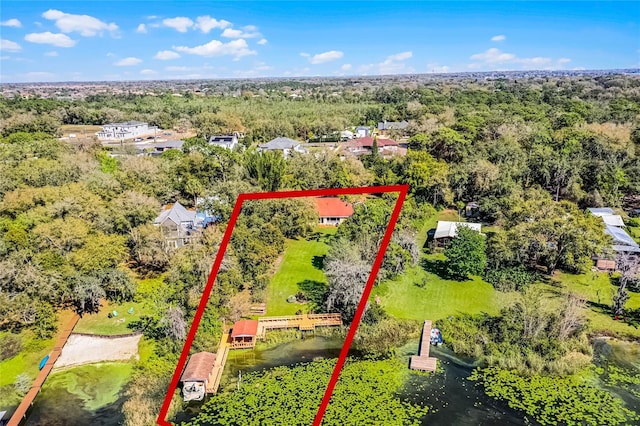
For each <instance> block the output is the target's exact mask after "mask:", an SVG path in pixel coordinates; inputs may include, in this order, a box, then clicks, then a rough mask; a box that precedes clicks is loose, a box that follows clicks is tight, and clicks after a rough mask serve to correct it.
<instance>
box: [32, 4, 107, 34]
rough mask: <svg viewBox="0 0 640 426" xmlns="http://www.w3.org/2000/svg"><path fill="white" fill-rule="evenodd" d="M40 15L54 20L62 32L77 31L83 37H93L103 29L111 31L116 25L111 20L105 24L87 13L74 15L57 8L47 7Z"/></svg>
mask: <svg viewBox="0 0 640 426" xmlns="http://www.w3.org/2000/svg"><path fill="white" fill-rule="evenodd" d="M42 17H43V18H45V19H49V20H51V21H55V25H56V27H58V28H59V29H60V31H62V32H63V33H71V32H77V33H80V35H81V36H84V37H93V36H95V35H98V34H102V33H103V32H104V31H109V32H111V33H113V32H114V31H116V30H117V29H118V26H117V25H116V24H114V23H113V22H112V23H110V24H107V23H106V22H104V21H101V20H99V19H98V18H94V17H93V16H89V15H74V14H71V13H64V12H61V11H59V10H55V9H49V10H47V11H46V12H44V13H43V14H42Z"/></svg>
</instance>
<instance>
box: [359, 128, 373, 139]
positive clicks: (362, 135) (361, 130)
mask: <svg viewBox="0 0 640 426" xmlns="http://www.w3.org/2000/svg"><path fill="white" fill-rule="evenodd" d="M370 132H371V130H370V129H369V128H368V127H366V126H359V127H356V138H366V137H367V136H369V133H370Z"/></svg>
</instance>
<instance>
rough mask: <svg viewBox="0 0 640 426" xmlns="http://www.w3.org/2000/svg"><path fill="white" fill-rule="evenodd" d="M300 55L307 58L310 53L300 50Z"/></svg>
mask: <svg viewBox="0 0 640 426" xmlns="http://www.w3.org/2000/svg"><path fill="white" fill-rule="evenodd" d="M300 56H302V57H303V58H308V57H309V56H311V55H310V54H309V53H307V52H300Z"/></svg>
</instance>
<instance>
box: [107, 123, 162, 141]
mask: <svg viewBox="0 0 640 426" xmlns="http://www.w3.org/2000/svg"><path fill="white" fill-rule="evenodd" d="M154 130H155V128H154V127H151V128H150V127H149V124H147V123H143V122H141V121H125V122H122V123H111V124H105V125H104V126H102V130H101V131H99V132H97V133H96V136H97V137H98V139H100V140H122V139H133V138H136V137H138V136H143V135H147V134H149V133H151V132H153V131H154Z"/></svg>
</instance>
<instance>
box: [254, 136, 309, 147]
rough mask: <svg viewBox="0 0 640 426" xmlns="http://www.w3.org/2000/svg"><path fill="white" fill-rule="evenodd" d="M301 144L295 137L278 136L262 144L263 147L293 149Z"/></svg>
mask: <svg viewBox="0 0 640 426" xmlns="http://www.w3.org/2000/svg"><path fill="white" fill-rule="evenodd" d="M298 145H300V142H298V141H295V140H293V139H289V138H285V137H278V138H275V139H272V140H270V141H269V142H267V143H265V144H262V145H260V148H262V149H292V148H295V147H296V146H298Z"/></svg>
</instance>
